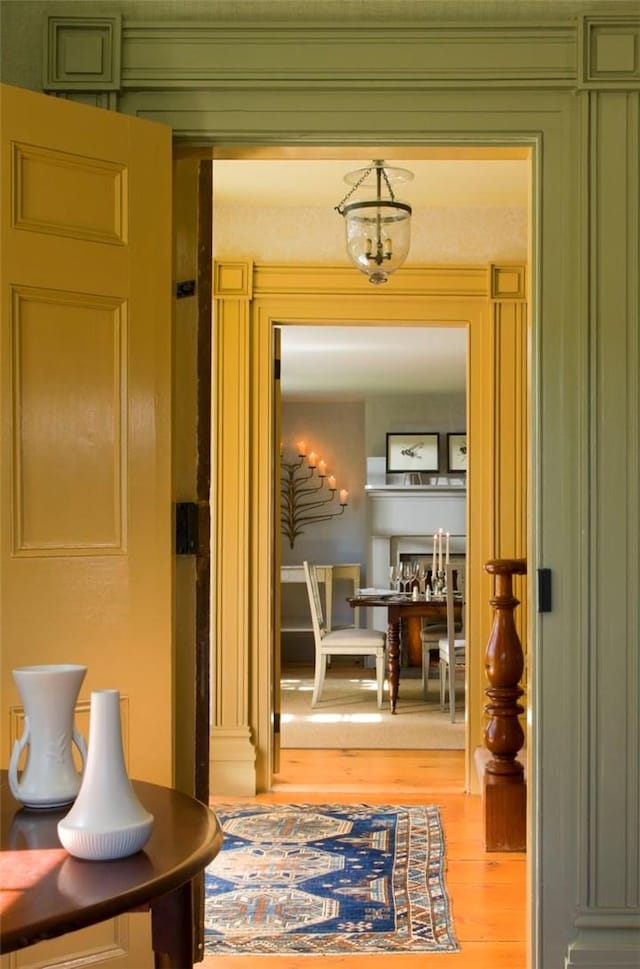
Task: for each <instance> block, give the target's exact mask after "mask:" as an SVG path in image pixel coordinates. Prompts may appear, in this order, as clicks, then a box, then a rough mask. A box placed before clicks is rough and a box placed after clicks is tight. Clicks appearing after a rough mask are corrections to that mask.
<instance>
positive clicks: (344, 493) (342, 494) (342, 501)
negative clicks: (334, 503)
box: [340, 488, 349, 505]
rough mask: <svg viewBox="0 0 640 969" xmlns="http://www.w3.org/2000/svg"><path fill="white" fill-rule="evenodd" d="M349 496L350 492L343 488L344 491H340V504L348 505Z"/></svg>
mask: <svg viewBox="0 0 640 969" xmlns="http://www.w3.org/2000/svg"><path fill="white" fill-rule="evenodd" d="M348 497H349V492H348V491H345V490H344V488H343V489H342V491H341V492H340V504H341V505H346V503H347V498H348Z"/></svg>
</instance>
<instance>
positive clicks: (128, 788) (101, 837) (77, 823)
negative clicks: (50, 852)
mask: <svg viewBox="0 0 640 969" xmlns="http://www.w3.org/2000/svg"><path fill="white" fill-rule="evenodd" d="M152 827H153V815H152V814H149V812H148V811H147V810H145V808H144V807H143V806H142V804H141V803H140V801H139V800H138V797H137V795H136V793H135V791H134V790H133V787H132V785H131V781H130V780H129V777H128V775H127V769H126V765H125V760H124V750H123V747H122V724H121V721H120V693H119V692H118V690H95V691H94V692H93V693H92V694H91V724H90V732H89V752H88V756H87V763H86V767H85V769H84V776H83V778H82V785H81V787H80V792H79V794H78V796H77V798H76V800H75V803H74V805H73V807H72V808H71V810H70V811H69V813H68V814H67V815H66V816H65V817H64V818H62V820H61V821H59V822H58V837H59V838H60V841H61V842H62V846H63V847H64V848H66V849H67V851H68V852H69V854H70V855H74V856H75V857H76V858H84V859H86V860H88V861H111V860H114V859H116V858H126V857H127V856H128V855H133V854H135V852H136V851H140V849H141V848H143V847H144V845H145V844H146V843H147V841H148V840H149V837H150V835H151V829H152Z"/></svg>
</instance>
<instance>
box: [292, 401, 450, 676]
mask: <svg viewBox="0 0 640 969" xmlns="http://www.w3.org/2000/svg"><path fill="white" fill-rule="evenodd" d="M465 426H466V424H465V395H464V394H456V395H448V394H423V395H420V396H416V395H412V396H409V397H395V396H389V397H370V398H367V400H366V401H364V402H356V403H353V402H335V403H334V402H326V401H323V402H318V403H315V402H313V403H312V402H305V403H302V402H293V401H292V402H287V401H283V403H282V420H281V431H282V433H281V439H282V442H283V444H284V445H285V457H286V460H288V461H293V460H295V457H296V455H295V446H294V445H295V442H296V441H299V440H304V441H305V443H306V445H307V448H308V449H309V450H312V449H313V450H315V451H316V452H317V453H318V454H319V455H320V456H321V457H322V458H324V460H325V461H326V462H327V466H328V470H329V473H330V474H335V476H336V485H337V487H338V489H339V488H346V489H347V491H348V492H349V504H348V507H347V508H346V509H345V511H344V514H343V515H341V516H340V517H339V518H336V519H333V520H330V521H327V522H319V523H318V524H317V525H309V526H308V527H307V528H305V530H304V534H302V535H300V536H299V537H298V538H297V539H296V541H295V545H294V548H293V549H291V548H290V547H289V542H288V540H287V538H286V536H284V535H283V536H282V563H283V565H299V564H301V563H302V562H303V561H304V559H308V560H309V561H312V562H317V563H322V564H324V563H333V562H359V563H360V564H361V566H362V573H361V581H362V585H368V584H370V579H369V577H368V576H367V570H366V563H367V553H368V543H369V528H368V509H367V498H366V494H365V484H366V480H367V461H366V459H367V457H375V456H380V457H381V456H383V455H384V454H385V448H386V432H387V431H394V430H405V431H410V430H414V429H415V430H417V431H420V430H430V431H439V432H440V433H441V442H440V443H441V449H444V446H445V442H446V433H447V431H463V430H464V429H465ZM441 467H442V468H444V467H446V456H445V455H444V453H443V451H442V453H441ZM328 507H329V508H332V507H333V505H329V506H328ZM349 591H350V589H349V588H348V586H347V584H346V583H345V584H344V585H343V583H338V584H337V586H336V588H335V590H334V609H333V617H334V621H335V622H343V623H348V622H351V621H352V616H351V610H350V608H349V606H348V605H347V604H346V603H345V602H344V599H345V597H346V595H348V594H349ZM282 612H283V617H285V618H286V620H287V621H289V622H296V623H297V622H300V623H306V622H308V621H309V607H308V604H307V598H306V591H305V588H304V586H298V585H294V584H285V585H283V586H282ZM283 659H284V660H285V661H292V660H299V661H303V662H309V663H310V662H312V660H313V644H312V640H311V636H310V635H309V634H306V633H286V634H284V636H283Z"/></svg>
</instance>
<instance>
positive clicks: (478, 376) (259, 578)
mask: <svg viewBox="0 0 640 969" xmlns="http://www.w3.org/2000/svg"><path fill="white" fill-rule="evenodd" d="M359 150H360V151H361V152H362V155H361V157H365V156H364V152H367V154H368V153H369V151H368V150H367V149H359ZM248 151H249V155H250V150H248ZM306 151H307V150H305V149H300V150H299V152H300V157H302V156H304V155H305V153H306ZM413 151H414V154H413V157H428V156H429V149H420V150H418V149H414V150H413ZM500 151H503V150H501V149H478V157H481V156H482V155H483V152H485V153H488V155H487V157H489V156H492V157H493V158H497V157H499V154H500ZM395 152H396V153H395V155H394V156H393V157H395V158H399V157H402V156H400V154H399V150H398V149H396V150H395ZM376 153H378V154H379V152H376ZM339 154H341V152H340V150H335V149H333V150H328V151H327V150H325V151H324V157H325V158H327V157H333V158H335V157H336V156H337V155H339ZM385 154H388V155H389V157H391V156H392V153H389V152H385ZM404 154H406V152H405V153H404ZM465 154H466V157H467V158H469V157H471V156H473V155H474V151H473V150H472V151H471V152H469V150H468V149H466V150H465ZM508 154H509V150H506V152H505V155H508ZM274 156H277V149H274V150H273V155H272V157H274ZM320 156H321V157H322V151H320ZM342 156H343V157H348V156H347V153H346V151H342ZM245 157H247V156H245ZM289 157H290V156H289ZM308 157H314V150H313V149H312V150H310V154H309V156H308ZM315 157H318V152H317V150H316V155H315ZM440 157H441V155H440ZM514 157H517V158H519V159H520V160H523V159H525V158H528V152H527V150H526V149H516V150H515V151H514ZM214 168H215V162H214ZM528 177H529V168H528V165H527V182H528ZM213 181H214V184H215V170H214V178H213ZM244 187H245V188H246V187H247V183H245V184H244ZM250 194H251V193H250V192H249V193H247V196H250ZM247 201H249V198H247ZM216 211H218V215H219V210H218V207H217V206H216V204H215V199H214V225H215V226H218V228H220V225H219V219H218V216H217V215H216ZM279 217H280V213H279ZM527 217H528V203H527V207H526V208H525V210H524V214H523V216H522V218H523V220H524V223H523V224H524V226H525V231H524V238H525V240H527V238H528V237H527V232H528V229H527V225H528V223H527ZM295 218H298V221H301V223H302V224H303V226H304V227H305V228H307V227H308V226H307V223H306V222H305V221H304V220H300V217H299V213H298V214H297V216H296V215H294V219H295ZM486 221H487V217H486V213H484V212H483V213H482V223H483V226H485V224H486ZM234 224H235V225H236V226H237V227H238V228H239V230H240V231H241V233H247V232H248V233H249V235H250V236H251V237H252V238H254V239H256V238H257V235H256V228H255V226H252V224H251V217H250V216H248V215H247V209H246V208H245V209H243V211H242V217H239V216H238V213H237V212H236V213H235V217H234ZM270 224H271V225H272V224H273V213H272V214H271V222H270ZM280 228H282V226H280ZM216 234H217V233H216V230H215V229H214V256H215V254H216V252H217V253H218V254H219V255H218V258H216V259H215V263H214V265H215V275H216V288H217V296H216V304H217V308H218V314H217V315H218V325H217V329H218V330H219V333H220V341H221V342H220V345H219V351H220V355H219V361H218V366H217V375H218V379H219V380H220V382H221V384H222V388H221V389H220V391H219V394H220V398H221V399H222V398H225V407H226V406H227V404H228V408H230V409H227V414H228V416H229V426H228V427H227V426H226V422H222V421H221V423H220V426H223V423H224V426H225V438H224V439H221V438H219V439H218V440H217V441H215V442H214V446H216V447H218V448H219V459H220V460H219V464H220V466H221V467H229V468H231V467H232V466H233V474H232V475H227V476H225V475H218V478H217V481H216V486H217V489H218V501H219V504H220V507H222V508H224V519H225V528H226V531H227V533H228V535H229V540H227V539H225V537H224V536H223V538H222V542H221V550H220V554H222V555H224V554H225V553H224V548H227V544H228V542H229V541H231V536H232V535H233V527H235V526H232V523H233V522H234V521H236V519H237V520H238V527H240V529H241V530H242V528H243V526H242V525H241V520H242V519H243V518H245V517H246V514H247V510H246V509H247V507H248V509H249V515H250V517H251V519H252V521H254V522H255V529H256V532H257V533H259V534H260V537H261V544H260V548H263V549H264V548H265V545H264V542H265V541H266V540H267V538H268V536H269V535H270V534H272V530H273V523H274V515H273V503H272V501H269V500H268V498H267V495H266V493H265V491H264V488H263V485H264V480H265V477H264V476H265V472H267V471H268V469H269V468H271V471H270V472H269V473H271V474H273V473H275V471H274V467H273V463H274V462H273V456H269V455H268V454H267V452H266V451H265V445H266V443H268V442H272V441H273V437H272V428H273V421H272V413H273V405H272V402H271V399H270V397H271V389H270V383H269V382H268V381H269V379H270V375H271V371H272V332H273V328H274V326H276V325H278V326H280V325H283V324H285V325H288V324H293V323H300V321H309V320H314V321H317V322H318V325H327V326H330V325H337V324H338V323H345V322H350V321H354V320H355V321H356V322H358V323H360V324H362V325H371V324H375V325H383V324H386V325H388V324H389V323H391V324H392V325H397V324H399V323H400V322H401V321H405V320H407V319H408V320H414V321H418V322H419V323H420V324H422V323H423V322H424V321H425V319H426V320H437V321H438V322H442V323H444V324H446V325H457V326H460V325H463V326H467V327H468V332H469V354H470V356H469V360H470V414H471V416H472V420H473V422H475V430H474V431H473V434H474V440H475V441H476V444H475V445H474V446H475V447H476V448H477V451H476V453H477V454H478V456H479V458H480V459H481V463H480V464H479V465H476V468H477V473H478V479H477V480H478V485H479V487H478V488H477V490H476V489H475V488H474V489H470V490H471V491H472V494H476V495H477V498H474V500H477V502H478V506H477V508H476V514H474V513H473V512H472V513H471V517H472V518H473V520H474V521H476V522H477V534H476V538H475V541H474V543H473V553H472V554H473V558H474V560H473V562H471V563H470V565H471V568H470V585H469V596H470V597H472V596H477V599H476V601H477V603H478V606H479V608H478V610H477V612H476V610H475V609H474V616H473V617H472V622H473V623H477V624H478V627H479V628H480V627H482V629H481V632H480V634H479V635H476V636H475V641H476V642H481V641H482V640H483V638H484V641H486V635H487V632H486V630H487V629H488V628H489V626H490V619H489V618H488V617H489V616H490V607H489V605H488V602H489V598H490V595H491V591H490V589H489V588H488V587H487V582H486V579H487V577H486V576H485V575H483V563H484V562H485V561H486V560H487V559H488V558H491V557H495V556H496V554H499V546H500V545H502V544H504V545H506V546H508V547H509V548H510V549H514V550H515V554H526V534H525V531H526V512H525V513H524V514H521V513H520V511H518V513H517V514H516V515H515V516H514V515H513V513H512V512H513V507H514V506H518V507H520V505H521V504H522V502H523V500H524V498H525V497H526V492H525V489H524V488H523V486H522V482H524V481H525V480H526V453H527V441H526V431H527V427H528V419H527V415H526V410H527V400H526V374H527V357H526V326H527V323H526V294H527V283H526V274H525V267H524V261H523V262H522V263H516V262H515V261H514V262H511V261H507V260H505V262H504V263H501V264H495V265H494V264H487V263H485V264H476V265H470V264H469V265H460V264H451V265H446V266H435V265H433V266H429V265H421V266H418V267H415V268H413V267H412V268H411V270H405V271H404V275H403V274H402V273H401V274H397V277H396V280H394V291H393V292H392V291H391V290H390V289H389V290H385V295H384V297H383V298H381V296H380V293H379V292H378V293H376V294H373V293H372V292H371V290H372V288H373V287H368V288H367V284H366V283H365V285H364V286H363V285H362V280H361V278H360V280H359V279H358V278H356V277H357V276H358V274H357V273H356V272H355V271H354V269H353V267H348V266H345V260H344V254H343V251H342V241H340V243H339V253H340V255H339V257H336V261H334V262H332V263H326V262H323V263H322V264H317V263H314V264H305V263H298V262H296V263H295V265H293V264H291V266H290V265H289V264H284V263H282V262H279V263H273V264H271V263H265V264H262V263H260V262H259V261H255V260H253V261H252V260H243V259H238V258H237V257H233V256H231V257H229V258H228V259H227V258H226V257H225V255H224V249H227V245H228V243H225V245H224V248H223V247H222V246H221V247H220V248H217V247H216V243H215V240H216ZM282 235H286V233H284V232H283V233H280V232H278V233H277V234H275V235H274V234H272V233H265V232H264V231H263V232H261V233H259V237H260V240H261V241H262V242H263V243H264V244H265V245H266V251H267V252H268V254H269V256H273V257H277V256H278V255H280V254H281V250H280V249H279V248H278V247H279V245H280V244H281V242H282V238H281V236H282ZM235 238H236V245H240V244H241V243H240V242H239V241H238V236H236V237H235ZM482 238H483V239H486V238H487V233H486V232H483V233H482ZM248 244H249V242H248V238H245V244H243V245H242V248H243V249H244V250H245V251H247V245H248ZM259 245H260V242H259V241H258V242H256V246H257V247H258V248H259ZM500 245H504V236H503V234H502V233H501V234H500ZM524 247H525V249H527V251H528V241H525V244H524ZM227 251H229V250H228V249H227ZM318 251H319V250H318ZM322 254H323V255H326V253H324V252H323V253H322ZM297 255H303V253H302V252H298V253H297ZM338 258H339V261H338ZM402 275H403V279H402V281H400V276H402ZM227 283H228V284H229V285H228V287H227ZM238 283H240V286H238ZM356 305H357V309H355V307H356ZM400 307H401V308H400ZM239 311H240V312H239ZM318 317H321V318H320V319H318ZM492 331H495V332H494V333H493V335H490V334H492ZM496 333H497V334H498V335H497V338H496ZM506 334H515V335H516V339H515V341H510V337H509V338H507V337H506ZM243 347H244V348H245V350H243V349H242V348H243ZM246 350H248V352H249V354H250V356H249V359H250V360H251V364H250V367H249V368H248V369H247V363H246V359H247V358H246V357H245V356H244V353H245V352H246ZM498 374H499V378H498ZM231 375H233V382H232V381H231V379H230V377H231ZM268 375H269V377H268ZM505 378H506V381H505ZM247 395H249V396H247ZM249 401H251V403H250V407H249ZM514 401H515V403H516V411H517V413H516V414H515V420H514V419H513V418H514V414H513V406H512V405H513V403H514ZM507 406H508V407H510V408H511V413H510V414H509V419H508V420H505V419H504V415H505V414H506V410H505V411H504V414H503V412H502V410H501V408H503V407H507ZM248 407H249V410H250V413H251V416H250V421H249V423H244V418H243V415H247V414H248V413H249V410H248ZM503 431H504V440H503V441H502V445H503V449H502V451H501V456H498V461H497V464H496V461H495V460H494V455H495V439H496V435H502V434H503ZM469 433H471V429H469ZM505 441H506V442H507V444H506V446H505ZM273 446H274V447H275V445H273ZM238 454H240V455H244V457H243V458H242V460H241V461H240V462H238V460H237V457H238ZM505 454H509V460H508V461H506V462H504V468H503V467H502V462H503V458H504V455H505ZM249 456H251V462H249ZM256 458H259V460H258V463H257V465H256ZM229 461H231V464H229ZM245 466H246V469H247V471H248V472H249V474H248V477H247V478H245V479H244V481H243V479H242V478H238V473H240V474H242V473H243V468H244V467H245ZM255 467H257V468H259V470H257V471H256V472H255V473H253V471H252V470H250V469H253V468H255ZM496 475H498V476H499V478H500V487H499V489H497V490H496ZM238 483H239V484H240V487H238V486H237V484H238ZM247 485H248V487H249V492H247V491H246V488H247ZM245 499H248V502H249V505H248V506H247V505H246V504H245V503H244V502H245ZM481 509H482V513H481V514H480V511H481ZM507 510H508V513H507ZM496 516H497V517H496ZM229 526H232V527H229ZM225 542H227V544H225ZM496 542H497V544H496ZM223 547H224V548H223ZM270 547H271V546H270ZM260 548H256V549H254V550H253V551H252V554H251V556H250V557H249V561H248V573H247V575H248V581H249V583H250V585H249V586H248V588H249V589H251V588H253V589H255V592H254V593H253V594H252V596H251V603H252V604H251V609H252V610H255V609H256V608H258V609H260V615H261V616H262V617H263V618H264V619H265V620H268V615H269V614H270V613H272V609H273V607H272V604H271V605H269V603H268V602H267V599H266V597H265V589H266V586H265V579H266V577H267V576H271V577H273V570H274V563H273V561H272V560H269V558H268V557H267V556H266V553H265V552H264V551H262V552H261V551H260ZM254 552H256V555H257V557H255V558H254V557H253V555H254ZM227 554H228V555H229V556H230V557H231V558H232V559H233V558H234V557H237V546H235V545H234V544H230V545H229V546H228V549H227ZM511 554H513V552H512V553H511ZM252 583H255V586H254V585H252ZM474 583H475V585H476V592H475V593H474V592H473V586H474ZM221 584H222V585H224V582H223V581H222V580H221ZM271 588H272V586H271ZM217 597H218V601H219V602H224V601H225V595H224V593H223V592H222V589H219V590H218V592H217ZM523 598H524V596H523ZM521 601H522V600H521ZM229 619H230V621H231V625H230V626H229V629H228V633H227V635H233V636H234V637H236V638H237V636H238V635H239V634H240V635H241V636H244V633H243V627H244V624H245V623H246V622H248V619H249V613H247V614H246V616H245V612H244V610H243V609H241V610H240V611H238V610H235V612H234V614H233V616H231V615H230V616H229ZM237 619H239V620H240V621H241V627H240V628H238V626H237ZM525 623H526V617H524V618H523V624H525ZM250 625H251V624H250ZM223 626H224V628H225V629H226V628H227V625H226V624H225V620H224V619H223V620H222V622H221V629H222V627H223ZM247 631H248V636H249V638H248V639H247V640H246V643H247V649H248V651H249V654H250V655H251V657H252V658H251V660H250V667H251V670H252V673H251V677H252V680H253V679H255V685H251V684H250V685H249V689H252V690H253V689H257V690H258V691H260V690H261V689H263V688H264V687H262V686H261V685H260V684H261V683H264V681H265V677H266V678H267V680H268V681H269V682H271V677H272V673H273V663H272V659H271V658H270V657H271V655H272V645H273V639H272V627H271V626H270V625H269V622H268V621H265V622H263V623H260V624H258V625H257V626H253V625H251V628H248V629H247ZM470 635H471V632H470ZM230 675H231V674H230ZM224 676H225V677H226V676H227V674H226V673H225V674H224ZM469 676H470V681H471V682H472V684H473V686H472V689H471V690H470V695H472V696H473V697H475V701H474V702H475V704H476V709H475V711H473V713H472V716H471V718H470V721H471V722H470V723H468V725H467V729H468V730H469V731H470V732H471V737H470V739H468V742H467V750H468V751H470V750H472V749H473V748H474V746H475V745H476V744H477V743H480V744H481V743H482V739H481V719H482V718H481V713H479V709H480V710H481V704H482V686H483V677H482V664H481V663H480V662H478V659H477V658H476V661H475V662H474V664H472V668H471V669H470V672H469ZM223 678H224V677H223ZM220 688H221V687H219V689H220ZM231 689H234V688H233V687H232V686H231ZM225 692H226V690H225ZM254 709H255V710H256V711H257V716H258V720H259V723H257V724H256V725H252V727H251V730H252V731H255V736H256V737H257V738H258V741H257V743H258V761H257V765H256V766H257V776H258V778H259V781H258V783H266V781H265V777H268V767H267V766H266V765H265V760H264V754H263V753H262V752H261V751H263V750H264V752H265V753H266V751H267V750H269V749H271V746H272V742H273V741H272V740H271V741H270V740H269V737H268V736H267V735H268V734H271V733H272V730H273V717H272V714H273V706H272V705H270V706H269V707H266V706H264V705H263V703H262V701H261V702H260V703H259V704H258V705H257V706H256V707H255V708H254ZM264 731H266V734H265V733H264ZM263 744H264V747H263ZM261 758H262V760H261ZM470 769H471V765H470V764H468V775H469V773H470ZM265 772H266V773H265ZM468 780H469V777H468Z"/></svg>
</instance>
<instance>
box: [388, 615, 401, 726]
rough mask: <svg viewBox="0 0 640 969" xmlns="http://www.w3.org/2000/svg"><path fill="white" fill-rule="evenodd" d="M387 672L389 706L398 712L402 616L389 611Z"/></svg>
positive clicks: (392, 710) (393, 711)
mask: <svg viewBox="0 0 640 969" xmlns="http://www.w3.org/2000/svg"><path fill="white" fill-rule="evenodd" d="M387 672H388V679H389V705H390V707H391V712H392V713H395V712H396V703H397V701H398V687H399V685H400V616H394V615H393V614H392V612H391V609H389V624H388V628H387Z"/></svg>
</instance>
